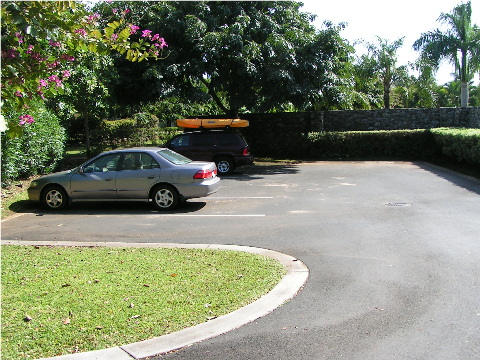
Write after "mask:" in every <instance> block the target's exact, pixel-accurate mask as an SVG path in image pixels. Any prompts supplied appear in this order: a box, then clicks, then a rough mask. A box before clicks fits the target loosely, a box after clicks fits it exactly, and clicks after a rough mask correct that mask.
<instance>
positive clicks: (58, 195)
mask: <svg viewBox="0 0 480 360" xmlns="http://www.w3.org/2000/svg"><path fill="white" fill-rule="evenodd" d="M42 203H43V205H44V206H45V207H46V208H47V209H48V210H63V209H65V208H66V207H67V205H68V195H67V193H66V192H65V190H64V189H63V188H61V187H60V186H52V187H49V188H48V189H46V190H45V191H44V192H43V196H42Z"/></svg>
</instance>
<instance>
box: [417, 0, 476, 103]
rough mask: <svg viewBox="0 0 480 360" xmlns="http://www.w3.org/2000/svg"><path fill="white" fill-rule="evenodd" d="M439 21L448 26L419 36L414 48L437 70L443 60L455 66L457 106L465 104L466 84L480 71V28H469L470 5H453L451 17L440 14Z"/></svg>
mask: <svg viewBox="0 0 480 360" xmlns="http://www.w3.org/2000/svg"><path fill="white" fill-rule="evenodd" d="M437 21H439V22H441V23H443V24H447V25H449V27H450V28H449V29H448V30H446V31H445V32H442V31H441V30H439V29H436V30H435V31H429V32H427V33H424V34H422V35H421V37H420V38H419V39H418V40H417V41H415V43H414V44H413V48H414V50H415V51H421V57H422V58H423V59H424V60H427V61H429V62H430V63H431V64H432V67H433V68H434V69H438V67H439V65H440V62H441V61H442V60H444V59H445V60H448V61H450V62H451V63H453V64H454V65H455V73H456V76H457V77H458V79H459V80H460V82H461V96H460V106H462V107H464V106H467V105H468V82H469V81H470V80H471V79H472V78H473V76H474V74H475V73H476V72H477V71H478V70H479V69H480V50H479V49H480V29H479V27H478V26H477V25H472V6H471V2H470V1H468V2H467V3H464V4H460V5H458V6H456V7H455V8H454V9H453V11H452V13H451V14H444V13H442V14H440V17H439V18H438V20H437Z"/></svg>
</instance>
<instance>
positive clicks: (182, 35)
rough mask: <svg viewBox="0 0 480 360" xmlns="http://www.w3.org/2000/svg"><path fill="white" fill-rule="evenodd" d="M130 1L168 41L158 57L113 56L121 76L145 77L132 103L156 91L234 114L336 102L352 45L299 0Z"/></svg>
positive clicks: (152, 97) (150, 97)
mask: <svg viewBox="0 0 480 360" xmlns="http://www.w3.org/2000/svg"><path fill="white" fill-rule="evenodd" d="M123 4H125V3H124V2H121V3H116V5H117V6H119V7H121V6H124V5H123ZM101 6H102V7H103V8H105V5H104V4H102V5H101ZM136 6H138V7H143V13H142V14H143V16H142V18H141V19H139V23H140V24H149V26H150V27H151V28H152V29H154V30H155V31H157V32H159V33H162V34H164V36H165V37H166V38H168V40H169V45H170V48H169V49H170V51H169V56H168V58H166V59H165V60H164V61H162V62H161V63H155V64H153V63H148V64H127V63H125V62H124V61H122V60H117V63H120V64H121V66H120V67H119V70H120V71H123V72H122V77H123V74H125V76H126V77H128V76H129V73H130V74H135V77H136V79H140V81H141V82H145V83H146V85H145V87H143V92H142V94H143V98H142V99H140V98H138V99H137V100H138V101H139V102H140V101H155V100H157V99H158V98H159V97H162V96H163V97H165V96H174V97H180V98H184V99H198V100H199V101H207V100H208V99H213V100H214V101H215V103H216V104H217V106H218V108H219V109H220V111H222V112H223V113H225V114H226V115H227V116H229V117H237V116H238V113H239V111H240V110H241V109H243V110H247V111H269V110H271V109H274V108H280V107H281V105H282V104H284V103H292V104H293V105H294V106H296V107H297V108H306V107H309V106H310V107H313V106H315V104H316V103H318V102H319V101H320V100H321V99H322V98H326V97H328V98H329V99H331V101H332V102H336V103H341V102H342V101H343V99H342V95H343V94H342V93H341V92H340V91H337V90H338V86H339V84H340V85H341V84H343V83H342V82H343V81H344V79H343V77H342V76H339V74H342V69H343V66H342V62H343V61H347V58H348V53H349V52H350V51H352V49H351V48H350V47H349V46H348V45H347V44H345V43H344V42H343V40H342V39H341V38H340V37H339V35H338V34H339V31H340V30H341V28H340V27H337V26H334V25H332V24H330V23H328V24H326V25H325V29H323V30H322V31H319V32H317V31H316V30H315V28H314V27H313V26H312V25H311V24H310V21H311V20H312V16H311V15H309V14H306V13H302V12H300V11H299V8H300V3H297V2H292V1H244V2H242V1H228V2H227V1H192V2H190V1H188V2H187V1H178V2H174V1H171V2H147V3H141V4H140V3H139V4H137V5H136ZM107 11H108V10H107ZM135 13H138V11H135ZM130 76H133V75H130ZM125 85H128V84H125ZM131 85H132V86H138V85H135V84H131ZM122 86H123V85H122ZM122 95H123V96H124V94H122ZM133 96H135V94H134V95H133ZM124 97H125V96H124ZM125 100H126V101H130V100H132V99H131V98H130V99H125Z"/></svg>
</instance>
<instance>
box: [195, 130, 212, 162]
mask: <svg viewBox="0 0 480 360" xmlns="http://www.w3.org/2000/svg"><path fill="white" fill-rule="evenodd" d="M214 152H215V145H214V142H213V136H212V134H211V133H209V132H205V133H195V134H191V147H190V154H189V156H188V157H189V158H190V159H192V160H200V161H213V157H214V156H213V155H214Z"/></svg>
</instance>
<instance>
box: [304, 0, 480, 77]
mask: <svg viewBox="0 0 480 360" xmlns="http://www.w3.org/2000/svg"><path fill="white" fill-rule="evenodd" d="M299 1H301V2H303V3H304V6H303V7H302V8H301V9H300V10H301V11H303V12H308V13H312V14H315V15H317V18H316V20H315V22H314V25H315V26H316V27H317V28H321V26H322V23H323V21H324V20H330V21H332V22H333V23H334V24H338V23H340V22H345V23H347V24H348V25H347V27H346V28H345V30H343V31H342V32H341V35H342V37H343V38H344V39H347V40H348V41H349V42H350V43H351V44H353V43H354V42H355V41H356V40H359V39H363V40H365V41H366V42H370V43H376V37H377V36H380V37H381V38H382V39H387V40H388V41H389V43H391V42H393V41H395V40H397V39H399V38H401V37H405V38H404V41H403V46H402V47H401V48H400V49H399V51H398V65H399V66H400V65H407V64H408V63H409V62H414V61H415V60H416V59H417V58H418V56H419V53H418V52H416V51H414V50H413V49H412V46H413V43H414V42H415V41H416V40H417V39H418V38H419V37H420V36H421V34H422V33H426V32H428V31H433V30H435V29H437V28H439V29H444V25H442V24H441V23H440V22H438V21H437V19H438V17H439V16H440V14H441V13H451V12H452V10H453V8H454V7H455V6H457V5H459V4H461V3H462V0H401V1H395V2H393V1H385V0H333V1H325V0H323V1H322V0H299ZM390 4H391V5H390ZM471 4H472V23H473V24H477V25H478V26H480V1H479V0H472V1H471ZM355 49H356V55H362V54H364V53H366V50H365V48H364V47H363V46H362V45H357V46H356V47H355ZM452 72H454V66H453V65H451V64H449V63H447V62H444V63H443V64H442V66H441V67H440V69H439V71H438V72H437V82H438V83H439V84H444V83H446V82H449V81H452V80H453V77H452V76H451V75H450V74H451V73H452ZM474 82H475V84H478V83H479V76H478V75H477V76H476V77H475V79H474Z"/></svg>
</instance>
